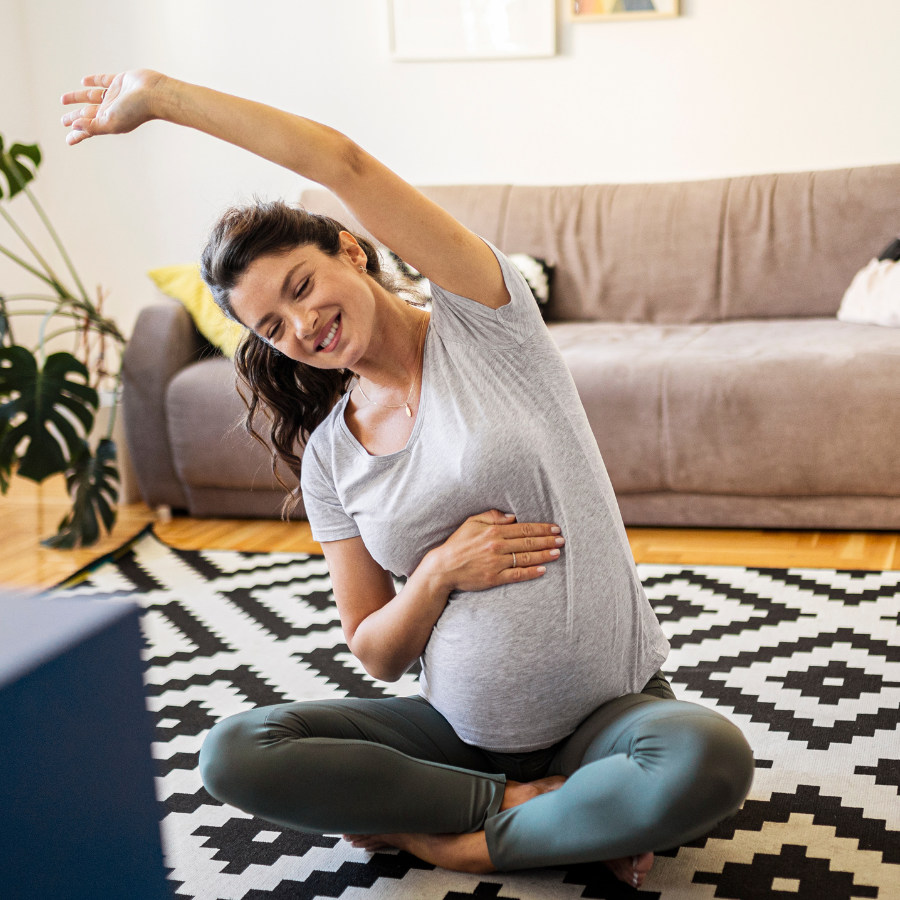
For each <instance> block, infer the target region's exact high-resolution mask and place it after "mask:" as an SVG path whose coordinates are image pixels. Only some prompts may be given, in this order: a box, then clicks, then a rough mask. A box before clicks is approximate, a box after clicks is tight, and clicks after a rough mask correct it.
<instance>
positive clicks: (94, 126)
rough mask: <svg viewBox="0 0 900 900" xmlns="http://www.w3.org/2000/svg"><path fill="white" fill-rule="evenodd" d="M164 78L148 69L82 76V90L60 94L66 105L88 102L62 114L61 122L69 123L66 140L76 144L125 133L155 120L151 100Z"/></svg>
mask: <svg viewBox="0 0 900 900" xmlns="http://www.w3.org/2000/svg"><path fill="white" fill-rule="evenodd" d="M164 81H165V76H164V75H161V74H160V73H159V72H153V71H151V70H150V69H132V70H131V71H129V72H120V73H119V74H118V75H88V76H87V77H86V78H83V79H82V80H81V83H82V84H83V85H84V87H83V88H82V89H81V90H79V91H70V92H69V93H68V94H63V95H62V102H63V103H64V104H65V105H66V106H71V105H73V104H75V103H85V104H87V105H86V106H83V107H82V108H81V109H76V110H72V111H70V112H67V113H66V114H65V115H64V116H63V117H62V123H63V125H66V126H69V125H71V126H72V130H71V131H70V132H69V133H68V135H66V142H67V143H68V144H70V145H75V144H79V143H81V141H83V140H86V139H87V138H89V137H94V136H95V135H100V134H127V133H128V132H129V131H134V129H135V128H137V127H138V126H139V125H143V124H144V122H149V121H150V120H151V119H155V118H156V114H155V113H154V109H153V101H154V99H155V97H156V96H157V95H158V92H159V91H160V89H161V87H162V84H163V83H164Z"/></svg>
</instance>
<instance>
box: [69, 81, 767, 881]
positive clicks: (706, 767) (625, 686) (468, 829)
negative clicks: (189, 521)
mask: <svg viewBox="0 0 900 900" xmlns="http://www.w3.org/2000/svg"><path fill="white" fill-rule="evenodd" d="M83 84H84V87H83V88H82V89H81V90H77V91H74V92H72V93H68V94H66V95H65V96H64V97H63V103H65V104H77V105H78V106H79V107H80V108H79V109H77V110H73V111H70V112H67V113H66V115H65V116H64V117H63V124H65V125H68V126H71V131H70V132H69V134H68V137H67V140H68V142H69V143H70V144H78V143H80V142H82V141H84V140H85V139H87V138H90V137H93V136H96V135H108V134H122V133H125V132H129V131H132V130H133V129H135V128H137V127H138V126H140V125H141V124H143V123H144V122H147V121H150V120H152V119H163V120H166V121H169V122H173V123H175V124H177V125H183V126H187V127H189V128H195V129H197V130H199V131H202V132H205V133H207V134H209V135H211V136H213V137H216V138H219V139H221V140H225V141H228V142H230V143H232V144H236V145H237V146H239V147H243V148H245V149H246V150H249V151H250V152H252V153H256V154H258V155H259V156H262V157H264V158H265V159H268V160H271V161H272V162H274V163H277V164H278V165H281V166H284V167H286V168H288V169H290V170H292V171H294V172H296V173H297V174H298V175H302V176H303V177H305V178H309V179H311V180H313V181H316V182H318V183H319V184H322V185H324V186H325V187H327V188H329V189H330V190H332V191H333V192H334V193H335V194H336V195H337V196H338V197H339V198H340V199H341V200H342V201H343V203H344V205H345V206H346V207H347V209H348V210H350V212H351V213H352V214H353V215H354V216H355V217H356V218H357V219H358V221H359V222H361V223H362V225H363V226H364V227H365V228H366V229H367V230H368V231H369V233H370V234H372V235H373V236H374V237H375V238H376V239H377V240H378V241H380V242H381V243H383V244H384V245H386V246H387V247H389V248H390V249H391V250H393V251H394V252H395V253H397V254H398V255H399V256H400V257H402V258H403V259H404V260H405V261H407V262H408V263H409V264H410V265H412V266H414V267H415V268H416V269H418V270H419V271H420V272H422V273H423V275H425V276H426V277H427V278H429V279H430V280H431V283H432V292H433V301H434V304H433V312H432V313H431V314H430V315H429V314H428V313H426V312H424V311H423V310H421V309H420V308H417V307H416V306H414V305H411V304H409V303H407V302H406V301H405V300H404V299H403V298H402V297H401V296H400V295H398V293H397V291H396V286H395V285H394V284H393V283H392V282H391V281H390V280H389V279H388V277H387V276H386V275H385V274H384V273H382V272H381V270H380V266H379V258H378V255H377V253H376V251H375V248H374V247H373V246H372V245H371V244H370V243H369V242H368V241H367V240H365V239H363V238H362V237H359V236H357V235H354V234H352V233H350V232H349V231H347V230H345V229H344V228H343V227H342V226H341V225H340V224H338V223H337V222H335V221H334V220H332V219H329V218H326V217H323V216H315V215H310V214H308V213H306V212H304V211H302V210H298V209H294V208H291V207H289V206H288V205H286V204H284V203H267V204H256V205H253V206H250V207H246V208H240V209H232V210H230V211H228V212H227V213H226V214H225V215H224V216H223V218H222V219H221V221H220V222H219V223H218V224H217V225H216V226H215V228H214V229H213V232H212V235H211V237H210V240H209V243H208V245H207V247H206V250H205V251H204V253H203V276H204V278H205V279H206V281H207V283H208V284H209V286H210V288H211V289H212V292H213V295H214V296H215V298H216V301H217V303H218V304H219V306H220V307H221V308H222V309H223V310H224V312H225V313H226V314H228V315H229V316H231V317H232V318H234V319H236V320H237V321H239V322H241V323H243V324H244V325H245V326H246V327H247V329H248V331H247V335H246V337H245V339H244V341H243V343H242V345H241V347H240V349H239V351H238V354H237V357H236V367H237V371H238V374H239V376H240V377H241V379H242V380H243V383H244V385H245V388H246V390H247V391H248V406H249V413H248V427H250V428H251V429H255V428H256V425H255V424H254V423H255V422H256V421H257V420H258V415H259V414H262V415H263V416H264V417H265V418H266V419H267V420H268V427H267V428H266V437H268V438H269V439H270V441H271V443H272V446H273V447H274V448H275V452H276V455H277V457H278V458H280V460H281V461H282V462H284V463H286V464H287V466H288V467H289V468H290V469H291V470H292V471H294V473H295V474H298V475H299V476H300V478H301V487H302V499H303V503H304V505H305V508H306V513H307V516H308V518H309V521H310V523H311V525H312V530H313V535H314V537H315V538H316V539H317V540H319V541H321V543H322V547H323V549H324V552H325V557H326V559H327V562H328V567H329V570H330V572H331V577H332V580H333V584H334V595H335V599H336V601H337V606H338V611H339V613H340V618H341V625H342V627H343V631H344V634H345V635H346V640H347V644H348V646H349V647H350V649H351V651H352V652H353V654H354V655H355V656H356V657H357V658H358V659H359V661H360V662H361V663H362V665H363V666H364V667H365V668H366V670H367V671H368V672H369V673H370V674H371V675H372V676H373V677H375V678H378V679H383V680H385V681H396V680H397V679H398V678H400V676H401V675H403V674H404V673H405V672H407V671H408V670H409V669H410V667H411V666H413V665H414V664H415V663H416V661H417V660H419V661H420V662H421V678H420V693H419V696H416V697H389V698H386V699H378V700H359V699H343V700H328V701H312V702H301V703H288V704H284V705H279V706H271V707H265V708H261V709H255V710H252V711H250V712H245V713H242V714H240V715H237V716H233V717H231V718H228V719H225V720H224V721H222V722H220V723H219V724H218V725H216V726H215V728H213V729H212V731H211V732H210V734H209V736H208V737H207V738H206V741H205V743H204V745H203V750H202V752H201V755H200V768H201V772H202V776H203V780H204V784H205V785H206V787H207V789H208V790H209V792H210V794H212V795H213V797H216V798H218V799H219V800H221V801H223V802H225V803H230V804H233V805H234V806H237V807H239V808H240V809H242V810H245V811H246V812H248V813H252V814H253V815H256V816H260V817H261V818H263V819H267V820H269V821H271V822H275V823H278V824H280V825H285V826H288V827H291V828H295V829H298V830H301V831H308V832H317V833H335V832H339V833H343V834H344V835H345V836H346V838H347V839H348V840H350V841H352V842H353V843H354V845H355V846H357V847H362V848H365V849H367V850H376V849H378V848H382V847H385V846H392V847H400V848H402V849H405V850H407V851H409V852H411V853H414V854H415V855H416V856H419V857H420V858H422V859H424V860H426V861H428V862H430V863H434V864H436V865H439V866H444V867H447V868H450V869H457V870H461V871H468V872H491V871H495V870H508V869H519V868H525V867H532V866H545V865H559V864H566V863H581V862H588V861H598V860H603V861H605V862H606V863H607V865H609V867H610V868H611V869H612V870H613V872H615V874H616V875H617V876H618V877H619V878H621V879H622V880H624V881H627V882H628V883H629V884H632V885H635V886H639V885H640V884H641V883H642V881H643V879H644V877H645V875H646V873H647V872H648V871H649V869H650V866H651V865H652V862H653V851H656V850H663V849H667V848H670V847H674V846H677V845H679V844H681V843H684V842H686V841H689V840H691V839H693V838H696V837H698V836H699V835H701V834H703V833H705V832H707V831H708V830H709V829H711V828H712V827H713V826H714V825H715V824H716V823H717V822H718V821H720V820H721V819H722V818H724V817H726V816H728V815H730V814H731V813H733V812H735V810H736V809H737V808H738V807H739V806H740V804H741V803H742V801H743V799H744V797H745V796H746V794H747V791H748V790H749V786H750V782H751V778H752V771H753V757H752V754H751V751H750V748H749V747H748V745H747V742H746V741H745V739H744V737H743V735H742V734H741V732H740V731H739V730H738V729H737V728H736V727H735V726H734V725H733V724H731V723H730V722H729V721H728V720H727V719H725V718H723V717H722V716H720V715H718V714H717V713H715V712H712V711H710V710H708V709H705V708H704V707H701V706H697V705H694V704H691V703H685V702H681V701H678V700H676V699H675V696H674V694H673V693H672V690H671V688H670V687H669V684H668V682H667V681H666V679H665V678H664V676H663V675H662V673H661V672H660V671H659V668H660V666H661V665H662V664H663V662H664V661H665V659H666V655H667V653H668V649H669V647H668V643H667V641H666V638H665V636H664V635H663V633H662V631H661V629H660V627H659V624H658V622H657V620H656V617H655V616H654V614H653V611H652V609H651V607H650V605H649V603H648V601H647V598H646V596H645V594H644V591H643V589H642V587H641V583H640V581H639V579H638V575H637V571H636V569H635V566H634V562H633V559H632V556H631V552H630V549H629V546H628V542H627V539H626V535H625V530H624V527H623V525H622V520H621V517H620V515H619V511H618V508H617V505H616V500H615V497H614V495H613V491H612V488H611V486H610V482H609V479H608V477H607V474H606V470H605V468H604V465H603V461H602V460H601V458H600V453H599V451H598V449H597V444H596V442H595V440H594V436H593V434H592V432H591V429H590V426H589V425H588V421H587V418H586V416H585V413H584V410H583V408H582V406H581V403H580V400H579V397H578V394H577V392H576V389H575V386H574V383H573V381H572V379H571V377H570V375H569V372H568V370H567V368H566V365H565V363H564V362H563V360H562V357H561V356H560V354H559V352H558V351H557V349H556V346H555V345H554V343H553V341H552V339H551V337H550V334H549V332H548V330H547V328H546V327H545V326H544V323H543V322H542V320H541V316H540V313H539V311H538V307H537V305H536V304H535V302H534V300H533V298H532V296H531V293H530V291H529V288H528V285H527V284H526V282H525V281H524V280H523V278H522V277H521V275H519V274H518V272H517V271H516V269H515V268H514V267H512V266H511V265H510V263H509V261H508V260H507V259H506V257H505V256H504V255H503V254H502V253H501V252H500V251H499V250H497V248H496V247H493V246H491V245H490V244H488V243H487V242H485V241H484V240H482V239H481V238H479V237H478V236H477V235H475V234H473V233H472V232H470V231H468V230H467V229H466V228H464V227H463V226H462V225H461V224H460V223H459V222H457V221H456V220H455V219H453V217H452V216H450V215H449V214H448V213H447V212H445V211H444V210H443V209H441V208H440V207H438V206H436V205H435V204H434V203H432V202H431V201H429V200H428V199H426V198H425V197H424V196H423V195H422V194H421V193H419V192H418V191H417V190H416V189H415V188H413V187H411V186H410V185H408V184H406V182H404V181H403V180H402V179H400V178H399V177H398V176H397V175H395V174H394V173H393V172H391V171H390V170H389V169H387V168H386V167H385V166H383V165H382V164H381V163H379V162H378V161H377V160H376V159H374V158H373V157H371V156H370V155H369V154H367V153H366V152H365V151H364V150H362V149H361V148H360V147H359V146H357V145H356V144H355V143H353V141H351V140H349V139H348V138H347V137H345V136H344V135H342V134H340V133H338V132H336V131H334V130H332V129H331V128H328V127H326V126H324V125H320V124H317V123H315V122H312V121H309V120H308V119H303V118H300V117H298V116H295V115H291V114H289V113H285V112H281V111H279V110H276V109H272V108H271V107H268V106H264V105H261V104H259V103H253V102H250V101H247V100H242V99H239V98H237V97H231V96H227V95H225V94H221V93H217V92H215V91H212V90H208V89H206V88H202V87H197V86H194V85H190V84H185V83H183V82H179V81H175V80H173V79H170V78H167V77H165V76H163V75H160V74H159V73H156V72H150V71H145V70H138V71H131V72H125V73H120V74H117V75H95V76H91V77H88V78H85V79H84V82H83ZM298 441H300V442H304V441H305V443H306V446H305V449H304V451H303V457H302V463H301V460H300V459H299V458H298V456H297V455H295V453H296V447H297V442H298ZM294 499H295V500H297V499H299V498H294ZM392 573H395V574H397V575H403V576H406V582H405V584H404V586H403V588H402V590H400V591H399V592H397V591H396V590H395V587H394V580H393V578H392Z"/></svg>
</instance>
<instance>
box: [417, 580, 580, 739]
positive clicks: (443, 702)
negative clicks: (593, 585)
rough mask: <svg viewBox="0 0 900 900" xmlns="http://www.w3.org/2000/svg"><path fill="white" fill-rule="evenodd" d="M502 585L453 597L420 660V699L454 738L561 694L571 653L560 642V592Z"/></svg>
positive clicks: (563, 630)
mask: <svg viewBox="0 0 900 900" xmlns="http://www.w3.org/2000/svg"><path fill="white" fill-rule="evenodd" d="M532 585H535V586H536V582H530V583H528V584H527V585H522V584H517V585H506V586H503V587H501V588H493V589H491V590H489V591H479V592H477V593H460V594H456V595H454V596H453V598H452V599H451V601H450V603H449V604H448V605H447V608H446V609H445V610H444V613H443V615H442V616H441V618H440V619H439V620H438V622H437V624H436V625H435V627H434V631H433V632H432V635H431V639H430V640H429V642H428V646H427V647H426V648H425V654H424V657H423V663H424V666H423V668H424V675H425V681H426V687H427V689H426V695H427V696H428V699H429V700H430V701H431V702H432V703H433V704H434V706H435V707H436V708H437V709H438V710H439V711H440V712H441V713H443V715H444V716H446V717H447V718H448V719H449V720H450V722H451V724H453V725H454V727H455V728H457V731H459V732H460V733H461V734H464V733H465V731H466V730H471V729H474V730H476V731H482V730H483V729H484V727H486V725H487V724H488V723H490V722H496V721H497V720H498V718H500V719H502V718H506V717H509V716H510V715H511V714H512V715H515V714H516V710H520V709H522V710H524V709H526V708H528V707H529V706H532V704H533V703H534V702H535V701H537V703H538V705H543V703H545V702H547V701H548V700H549V699H551V697H552V696H553V695H554V694H556V693H557V692H558V691H559V690H560V689H561V688H565V689H568V687H569V686H570V684H571V679H572V676H573V673H574V670H577V669H578V668H579V666H578V663H577V660H576V659H575V658H573V652H574V649H575V648H574V647H573V646H572V645H570V644H569V642H568V641H567V639H566V607H565V591H564V590H562V591H559V592H556V596H553V594H550V595H549V596H548V593H549V592H544V591H541V592H540V594H537V592H536V591H534V590H528V588H530V587H531V586H532Z"/></svg>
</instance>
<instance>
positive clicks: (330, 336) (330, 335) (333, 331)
mask: <svg viewBox="0 0 900 900" xmlns="http://www.w3.org/2000/svg"><path fill="white" fill-rule="evenodd" d="M337 330H338V320H337V319H335V320H334V325H332V326H331V331H329V332H328V335H327V337H326V338H325V340H324V341H322V343H321V344H319V349H320V350H324V349H325V348H326V347H327V346H328V345H329V344H330V343H331V342H332V341H333V340H334V336H335V335H336V334H337Z"/></svg>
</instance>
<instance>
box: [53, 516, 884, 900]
mask: <svg viewBox="0 0 900 900" xmlns="http://www.w3.org/2000/svg"><path fill="white" fill-rule="evenodd" d="M638 569H639V571H640V574H641V578H642V579H643V582H644V586H645V588H646V590H647V594H648V596H649V597H650V599H651V602H652V604H653V606H654V609H655V610H656V614H657V616H658V617H659V619H660V622H661V623H662V625H663V628H664V629H665V631H666V634H667V635H668V637H669V639H670V641H671V643H672V653H671V655H670V657H669V660H668V662H667V664H666V666H665V671H666V673H667V674H668V675H669V677H670V678H671V680H672V683H673V686H674V688H675V690H676V692H677V694H678V696H679V697H680V698H681V699H684V700H691V701H694V702H696V703H701V704H704V705H706V706H709V707H711V708H715V709H717V710H718V711H719V712H721V713H723V714H725V715H726V716H728V717H729V718H731V719H732V720H733V721H734V722H735V723H737V724H738V725H739V726H740V728H741V729H743V731H744V733H745V734H746V735H747V738H748V739H749V741H750V744H751V746H752V747H753V749H754V752H755V754H756V757H757V771H756V779H755V783H754V785H753V789H752V791H751V794H750V797H749V799H748V800H747V802H746V803H745V804H744V807H743V809H742V810H741V811H740V812H739V813H738V814H737V815H736V816H734V817H733V818H732V819H729V820H727V821H726V822H724V823H722V824H721V825H719V826H718V827H717V828H716V829H715V831H713V832H712V833H711V834H709V835H708V836H707V837H705V838H702V839H700V840H698V841H695V842H693V843H692V844H690V845H687V846H684V847H681V848H679V849H678V850H673V851H669V852H667V853H665V854H661V855H658V857H657V862H656V865H655V866H654V869H653V872H652V873H651V875H650V877H649V878H648V880H647V882H646V883H645V885H644V888H643V889H642V890H641V891H635V890H633V889H632V888H629V887H627V886H625V885H623V884H620V883H619V882H617V881H615V880H614V879H613V878H612V876H611V875H610V874H609V873H608V872H607V870H606V869H605V868H604V867H603V866H601V865H599V864H598V865H580V866H565V867H560V868H555V869H540V870H534V871H527V872H516V873H498V874H495V875H490V876H474V875H464V874H458V873H454V872H447V871H444V870H441V869H435V868H434V867H432V866H430V865H427V864H426V863H423V862H421V861H420V860H418V859H416V858H415V857H412V856H410V855H408V854H405V853H397V854H393V853H376V854H371V855H370V854H368V853H365V852H363V851H361V850H354V849H353V848H352V847H351V846H350V845H349V844H347V843H345V842H344V841H342V840H341V839H340V838H338V837H335V836H321V837H318V836H314V835H304V834H299V833H297V832H292V831H289V830H286V829H283V828H281V827H279V826H275V825H271V824H269V823H267V822H263V821H261V820H259V819H255V818H252V817H250V816H248V815H246V814H244V813H241V812H239V811H238V810H236V809H233V808H230V807H226V806H223V805H222V804H220V803H218V802H217V801H215V800H213V799H212V798H211V797H210V796H209V795H208V794H207V793H206V791H205V790H204V789H203V786H202V784H201V782H200V776H199V774H198V772H197V759H198V755H199V750H200V745H201V743H202V742H203V738H204V736H205V735H206V732H207V731H208V729H209V728H210V727H211V726H212V725H213V723H214V722H216V721H217V720H218V719H220V718H222V717H224V716H229V715H231V714H233V713H237V712H240V711H242V710H245V709H250V708H252V707H254V706H263V705H267V704H271V703H280V702H285V701H291V700H304V699H308V700H313V699H328V698H334V697H345V696H355V697H384V696H388V695H401V696H402V695H409V694H414V693H416V678H415V676H414V675H412V674H407V675H405V676H404V677H403V678H402V679H401V680H400V681H399V682H397V683H396V684H385V683H382V682H376V681H374V680H373V679H371V678H370V677H369V676H368V675H367V674H366V673H365V672H364V671H363V669H362V667H361V666H360V665H359V664H358V663H357V662H356V660H355V659H354V658H353V657H352V656H351V654H350V653H349V651H348V649H347V646H346V645H345V644H344V641H343V635H342V633H341V629H340V623H339V621H338V615H337V609H336V607H335V606H334V602H333V600H332V599H331V587H330V581H329V577H328V571H327V569H326V567H325V561H324V559H322V558H321V557H317V556H305V555H302V554H289V553H238V552H232V551H203V552H198V551H183V550H175V549H172V548H171V547H168V546H166V545H165V544H163V543H161V542H160V541H159V540H158V539H157V538H156V537H155V536H154V535H153V534H152V532H150V531H147V532H145V533H142V534H141V535H140V536H139V537H138V538H137V539H136V540H135V541H134V542H131V543H130V544H128V545H126V546H125V547H123V548H122V549H121V550H120V551H118V552H117V553H115V554H110V555H109V556H108V557H104V558H103V559H102V560H100V561H99V563H98V564H95V565H94V566H93V567H90V568H89V569H86V570H84V571H83V572H82V573H80V574H79V575H78V576H76V577H75V578H73V579H70V580H69V581H68V582H67V583H66V585H65V586H64V588H65V590H66V592H67V593H68V594H69V595H73V594H78V595H83V596H93V597H98V598H103V597H116V598H123V597H127V598H131V599H133V600H135V601H136V602H137V603H139V604H140V605H141V606H143V607H144V609H145V613H144V617H143V622H144V631H145V634H146V637H147V642H148V650H147V652H146V662H147V671H146V683H147V695H148V705H149V707H150V709H151V710H152V711H153V713H154V715H155V717H156V720H157V740H156V743H154V745H153V753H154V756H155V758H156V761H157V767H158V772H157V774H158V778H157V792H158V795H159V798H160V800H161V801H162V802H163V803H164V804H165V815H164V818H163V821H162V830H163V841H164V846H165V850H166V857H167V864H168V866H169V867H170V876H169V877H170V879H171V881H172V883H173V885H174V894H175V896H176V897H177V898H179V900H181V898H193V900H276V898H285V900H287V898H290V900H313V898H318V897H344V898H353V900H376V898H386V897H390V898H392V900H462V898H467V897H478V898H500V900H513V898H518V900H550V898H552V900H564V898H576V897H590V898H609V900H613V898H619V897H630V896H635V897H636V896H641V897H652V898H662V900H676V898H677V900H682V898H684V900H687V898H712V897H728V898H735V900H758V898H771V897H778V898H811V900H849V898H852V897H878V898H880V900H895V898H900V802H898V795H900V740H898V737H900V735H898V723H900V572H839V571H838V572H836V571H831V570H824V569H807V570H800V569H790V570H785V569H744V568H738V567H724V566H723V567H700V566H694V567H681V566H658V565H643V566H639V567H638Z"/></svg>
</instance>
